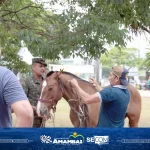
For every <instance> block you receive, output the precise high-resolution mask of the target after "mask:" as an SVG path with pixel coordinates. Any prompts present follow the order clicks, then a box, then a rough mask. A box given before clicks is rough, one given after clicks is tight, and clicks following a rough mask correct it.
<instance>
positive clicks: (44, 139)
mask: <svg viewBox="0 0 150 150" xmlns="http://www.w3.org/2000/svg"><path fill="white" fill-rule="evenodd" d="M0 149H2V150H9V149H10V150H72V149H73V150H74V149H75V150H91V149H92V150H99V149H101V150H108V149H109V150H121V149H122V150H129V149H132V150H141V149H142V150H149V149H150V129H148V128H122V129H114V128H105V129H104V128H86V129H84V128H43V129H42V128H38V129H36V128H22V129H20V128H9V129H8V128H7V129H0Z"/></svg>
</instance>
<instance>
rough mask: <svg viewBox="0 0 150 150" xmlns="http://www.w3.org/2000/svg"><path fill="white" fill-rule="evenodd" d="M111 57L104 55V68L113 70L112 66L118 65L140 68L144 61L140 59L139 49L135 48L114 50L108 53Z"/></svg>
mask: <svg viewBox="0 0 150 150" xmlns="http://www.w3.org/2000/svg"><path fill="white" fill-rule="evenodd" d="M108 55H109V57H107V56H106V55H102V57H101V62H102V64H103V66H104V67H108V68H111V67H112V65H115V64H118V65H123V66H128V67H140V64H141V63H142V62H143V59H142V58H140V53H139V50H138V49H135V48H128V49H127V48H122V49H118V48H113V49H111V50H110V51H109V53H108Z"/></svg>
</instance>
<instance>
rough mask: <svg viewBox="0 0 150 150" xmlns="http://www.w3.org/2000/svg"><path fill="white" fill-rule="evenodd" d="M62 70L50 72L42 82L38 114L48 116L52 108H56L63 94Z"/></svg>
mask: <svg viewBox="0 0 150 150" xmlns="http://www.w3.org/2000/svg"><path fill="white" fill-rule="evenodd" d="M60 74H61V72H49V73H48V74H47V77H46V79H45V80H44V81H43V82H42V84H41V95H40V98H39V101H38V104H37V114H38V116H48V114H49V111H50V109H54V108H55V106H56V104H57V102H58V100H60V99H61V98H62V96H63V93H62V85H61V81H60V79H59V76H60Z"/></svg>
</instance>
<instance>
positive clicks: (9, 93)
mask: <svg viewBox="0 0 150 150" xmlns="http://www.w3.org/2000/svg"><path fill="white" fill-rule="evenodd" d="M3 96H4V100H5V102H6V104H7V105H8V106H10V107H11V109H12V111H13V112H14V113H15V115H16V117H17V125H16V126H17V127H31V126H32V122H33V110H32V107H31V105H30V103H29V101H28V99H27V97H26V95H25V93H24V91H23V88H22V86H21V85H20V83H19V81H18V80H17V78H16V76H15V75H14V74H13V73H12V72H11V71H10V70H7V71H6V72H5V75H4V76H3Z"/></svg>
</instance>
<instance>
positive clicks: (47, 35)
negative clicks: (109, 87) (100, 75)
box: [0, 0, 150, 71]
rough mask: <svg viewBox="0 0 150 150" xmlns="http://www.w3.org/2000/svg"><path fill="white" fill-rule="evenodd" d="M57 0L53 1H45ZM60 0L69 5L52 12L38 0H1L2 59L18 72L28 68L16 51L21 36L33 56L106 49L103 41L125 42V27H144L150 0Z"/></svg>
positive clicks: (53, 57) (94, 52) (96, 54)
mask: <svg viewBox="0 0 150 150" xmlns="http://www.w3.org/2000/svg"><path fill="white" fill-rule="evenodd" d="M59 2H60V1H59ZM57 3H58V0H51V1H50V2H48V4H51V5H54V4H57ZM61 5H62V6H63V5H64V6H65V5H68V10H65V11H63V12H62V14H54V13H53V12H51V11H49V10H48V9H45V5H44V3H43V2H42V1H40V3H39V2H37V0H35V1H34V2H33V1H31V0H21V1H17V2H16V0H11V1H8V0H6V1H3V2H2V3H0V12H1V13H0V46H1V47H2V55H3V57H1V64H3V65H7V66H8V67H9V68H14V67H17V68H19V69H21V68H22V71H25V70H26V69H27V68H28V66H27V65H26V64H25V63H23V62H21V61H20V59H19V57H18V56H17V51H18V50H19V49H20V44H19V43H20V41H21V40H24V42H25V43H26V44H27V47H28V49H29V50H30V51H31V53H32V54H33V56H42V57H43V58H45V59H49V60H52V61H54V60H56V59H59V58H60V55H62V56H64V57H69V56H71V55H73V56H75V55H76V56H80V57H84V58H89V59H90V58H99V57H100V56H101V55H102V54H107V49H106V47H105V44H106V43H107V44H110V45H115V46H116V47H125V46H126V42H125V41H127V39H128V40H130V39H131V37H130V36H129V34H128V30H127V27H131V28H132V29H133V31H134V32H135V33H136V32H137V31H140V30H139V29H143V30H145V31H147V32H149V24H150V16H149V6H150V0H143V1H141V0H134V1H130V0H124V1H123V0H67V1H63V0H62V1H61ZM78 7H80V10H82V11H79V10H78V9H77V8H78ZM123 59H124V58H123ZM131 59H134V58H131ZM118 61H121V63H126V61H125V60H122V59H119V60H118ZM132 64H133V63H132Z"/></svg>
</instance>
